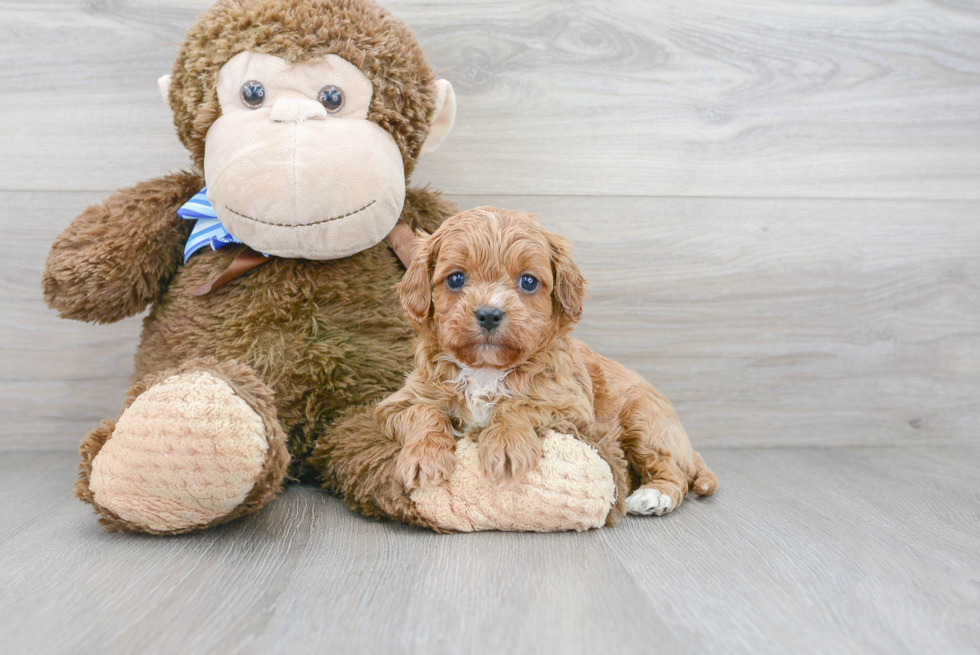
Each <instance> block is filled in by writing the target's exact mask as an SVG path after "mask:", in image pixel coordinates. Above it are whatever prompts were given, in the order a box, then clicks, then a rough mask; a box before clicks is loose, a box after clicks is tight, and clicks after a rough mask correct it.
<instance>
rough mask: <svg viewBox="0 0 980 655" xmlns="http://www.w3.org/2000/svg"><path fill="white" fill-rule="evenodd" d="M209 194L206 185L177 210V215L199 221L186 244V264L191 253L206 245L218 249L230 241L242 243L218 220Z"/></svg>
mask: <svg viewBox="0 0 980 655" xmlns="http://www.w3.org/2000/svg"><path fill="white" fill-rule="evenodd" d="M207 194H208V188H207V187H204V188H203V189H201V190H200V191H198V192H197V194H195V195H194V197H193V198H191V199H190V200H188V201H187V202H185V203H184V205H183V206H182V207H181V208H180V209H178V210H177V215H178V216H180V217H181V218H183V219H186V220H189V221H191V220H196V221H197V223H195V224H194V228H193V229H192V230H191V235H190V236H189V237H187V244H186V245H185V246H184V263H185V264H186V263H187V260H188V259H190V257H191V255H193V254H194V253H196V252H197V251H198V250H200V249H201V248H203V247H205V246H211V250H217V249H219V248H224V247H225V246H227V245H228V244H229V243H241V241H239V240H238V239H236V238H235V237H233V236H232V235H231V233H230V232H228V230H226V229H225V226H224V225H222V224H221V221H219V220H218V215H217V214H216V213H215V212H214V207H212V206H211V201H210V200H208V195H207Z"/></svg>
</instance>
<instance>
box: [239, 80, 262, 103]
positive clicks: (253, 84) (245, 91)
mask: <svg viewBox="0 0 980 655" xmlns="http://www.w3.org/2000/svg"><path fill="white" fill-rule="evenodd" d="M242 102H244V103H245V106H246V107H248V108H250V109H258V108H259V107H261V106H262V103H264V102H265V86H264V85H263V84H262V82H259V81H258V80H249V81H248V82H245V84H242Z"/></svg>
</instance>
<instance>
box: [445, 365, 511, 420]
mask: <svg viewBox="0 0 980 655" xmlns="http://www.w3.org/2000/svg"><path fill="white" fill-rule="evenodd" d="M508 372H509V371H501V370H498V369H495V368H469V367H466V366H461V367H460V370H459V377H457V378H456V380H455V383H456V390H457V391H461V392H463V400H464V403H465V405H466V407H465V409H466V412H468V413H469V416H462V417H461V418H463V419H464V420H465V421H466V423H467V425H466V427H467V428H485V427H486V426H487V424H488V423H489V422H490V415H491V414H493V408H494V407H495V406H496V404H497V402H499V400H500V399H501V398H504V397H507V396H509V395H510V392H509V391H508V390H507V385H506V384H505V383H504V378H506V377H507V373H508Z"/></svg>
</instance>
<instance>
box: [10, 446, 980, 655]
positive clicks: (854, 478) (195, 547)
mask: <svg viewBox="0 0 980 655" xmlns="http://www.w3.org/2000/svg"><path fill="white" fill-rule="evenodd" d="M704 455H705V457H706V458H707V460H708V461H709V462H710V464H711V465H712V466H713V467H714V469H715V471H716V472H717V473H718V476H719V478H721V480H722V481H723V489H722V492H721V493H720V494H719V495H718V496H716V497H714V498H711V499H708V500H702V501H698V500H694V501H691V502H687V503H685V504H684V505H682V506H681V507H680V508H679V509H678V510H677V511H676V512H675V513H674V514H672V515H670V516H668V517H665V518H636V517H630V518H628V519H626V520H625V521H624V522H623V524H622V525H620V526H619V527H617V528H614V529H608V530H598V531H593V532H589V533H585V534H574V533H573V534H550V535H535V534H500V533H482V534H471V535H453V536H441V535H435V534H432V533H429V532H424V531H420V530H415V529H412V528H408V527H405V526H402V525H397V524H391V523H381V522H376V521H372V520H368V519H364V518H362V517H359V516H357V515H355V514H352V513H351V512H349V511H348V510H347V509H346V507H345V506H344V505H343V504H342V502H341V501H340V500H338V499H337V498H335V497H332V496H328V495H326V494H324V493H322V492H320V491H318V490H316V489H313V488H308V487H291V488H289V489H288V491H287V492H286V494H285V495H284V496H282V497H280V498H279V499H278V500H276V501H274V504H273V505H272V506H271V507H270V508H268V510H267V511H265V512H263V513H262V514H260V515H258V516H255V517H251V518H248V519H245V520H242V521H240V522H238V523H235V524H232V525H228V526H225V527H222V528H218V529H216V530H212V531H210V532H208V533H206V534H201V535H192V536H184V537H163V538H161V537H147V536H119V535H107V534H104V533H103V532H102V531H101V529H100V528H99V527H98V526H97V525H96V523H95V521H94V518H93V516H92V515H90V513H89V511H88V509H87V507H85V506H83V505H82V504H81V503H78V502H77V501H75V500H74V499H73V498H70V497H69V495H68V491H69V489H68V481H69V480H70V478H71V477H72V473H73V469H74V466H75V457H74V456H73V455H71V454H69V453H7V454H5V455H3V457H2V459H0V480H2V481H3V485H2V487H0V513H2V516H3V522H2V527H0V594H2V601H0V616H2V617H3V620H2V621H0V644H2V646H0V650H2V651H3V652H5V653H88V652H93V653H94V652H99V653H184V654H194V653H273V652H275V653H279V652H283V653H298V652H324V653H326V652H329V653H352V652H359V653H534V654H541V653H552V652H554V653H589V654H594V653H672V654H673V653H708V652H715V653H722V652H724V653H765V652H773V653H777V652H778V653H803V652H807V653H828V654H835V655H837V654H840V653H976V652H977V650H978V648H980V478H978V463H980V450H978V449H976V448H973V447H961V448H953V447H939V448H927V447H921V448H918V447H904V448H881V447H868V448H798V449H788V448H766V449H756V448H745V449H725V448H717V449H709V450H706V451H705V453H704Z"/></svg>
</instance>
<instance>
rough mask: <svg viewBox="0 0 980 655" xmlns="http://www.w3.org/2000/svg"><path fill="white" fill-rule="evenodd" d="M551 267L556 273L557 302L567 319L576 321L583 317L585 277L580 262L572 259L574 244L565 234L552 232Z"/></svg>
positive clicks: (550, 241) (555, 297)
mask: <svg viewBox="0 0 980 655" xmlns="http://www.w3.org/2000/svg"><path fill="white" fill-rule="evenodd" d="M548 242H549V244H550V245H551V268H552V271H553V272H554V274H555V290H554V292H553V293H554V299H555V304H556V305H557V306H558V308H559V309H560V311H561V313H562V314H564V315H565V316H566V317H567V319H568V320H569V321H570V322H572V323H575V322H577V321H578V320H579V319H580V318H582V300H583V299H584V298H585V278H584V277H582V271H581V269H579V267H578V264H576V263H575V262H573V261H572V244H571V243H570V242H569V241H568V239H566V238H565V237H563V236H559V235H557V234H550V235H549V236H548Z"/></svg>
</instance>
